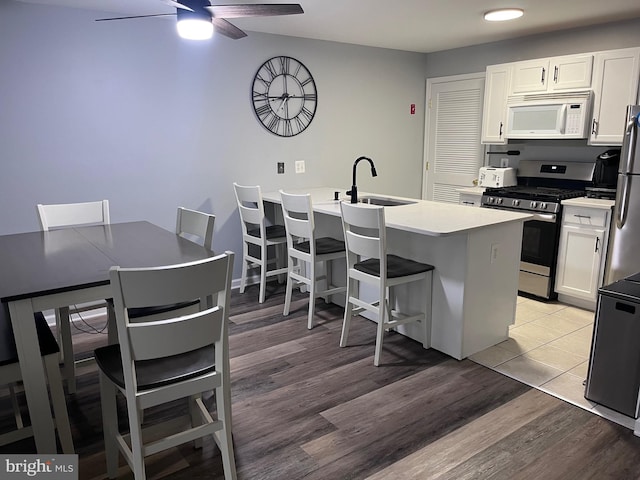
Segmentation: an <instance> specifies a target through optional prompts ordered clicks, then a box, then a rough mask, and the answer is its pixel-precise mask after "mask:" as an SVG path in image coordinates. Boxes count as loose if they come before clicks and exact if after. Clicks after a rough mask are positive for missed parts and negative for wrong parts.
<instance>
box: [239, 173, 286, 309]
mask: <svg viewBox="0 0 640 480" xmlns="http://www.w3.org/2000/svg"><path fill="white" fill-rule="evenodd" d="M233 188H234V191H235V194H236V201H237V203H238V211H239V212H240V223H241V224H242V277H241V279H240V293H244V290H245V287H246V285H247V275H248V272H249V270H250V269H252V268H259V269H260V295H259V300H258V301H259V303H263V302H264V299H265V292H266V285H267V278H269V277H273V276H276V275H283V274H286V273H287V267H286V266H284V267H282V266H280V265H279V263H280V262H279V259H280V250H281V249H282V248H283V247H285V246H286V243H287V236H286V235H287V234H286V231H285V228H284V226H283V225H267V221H266V217H265V214H264V204H263V202H262V192H261V190H260V187H259V186H244V185H238V184H237V183H234V184H233ZM270 248H273V249H275V258H272V259H271V260H269V257H268V255H269V249H270ZM254 250H257V252H254ZM256 253H257V254H256ZM274 262H275V264H276V268H274V269H271V270H269V269H268V268H269V265H271V264H273V263H274Z"/></svg>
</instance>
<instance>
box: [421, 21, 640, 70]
mask: <svg viewBox="0 0 640 480" xmlns="http://www.w3.org/2000/svg"><path fill="white" fill-rule="evenodd" d="M638 46H640V19H635V20H629V21H625V22H616V23H608V24H604V25H598V26H595V27H585V28H575V29H571V30H564V31H561V32H550V33H545V34H542V35H532V36H527V37H521V38H516V39H514V40H505V41H502V42H494V43H485V44H483V45H476V46H473V47H466V48H457V49H454V50H445V51H442V52H436V53H430V54H428V56H427V69H426V77H427V78H431V77H444V76H447V75H458V74H462V73H475V72H482V71H484V69H485V68H486V67H487V65H495V64H498V63H507V62H517V61H520V60H531V59H534V58H544V57H553V56H557V55H571V54H574V53H585V52H596V51H599V50H613V49H616V48H627V47H638Z"/></svg>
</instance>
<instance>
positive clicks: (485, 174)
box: [478, 167, 518, 187]
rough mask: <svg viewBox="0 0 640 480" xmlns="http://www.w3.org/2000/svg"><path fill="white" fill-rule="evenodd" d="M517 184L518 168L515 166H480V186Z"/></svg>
mask: <svg viewBox="0 0 640 480" xmlns="http://www.w3.org/2000/svg"><path fill="white" fill-rule="evenodd" d="M517 184H518V180H517V179H516V169H515V168H513V167H480V172H479V174H478V186H480V187H510V186H512V185H517Z"/></svg>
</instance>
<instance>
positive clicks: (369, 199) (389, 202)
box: [358, 195, 417, 207]
mask: <svg viewBox="0 0 640 480" xmlns="http://www.w3.org/2000/svg"><path fill="white" fill-rule="evenodd" d="M358 201H359V202H362V203H368V204H369V205H381V206H383V207H397V206H399V205H412V204H414V203H417V202H414V201H411V200H398V199H396V198H387V197H376V196H373V195H365V196H364V197H360V198H358Z"/></svg>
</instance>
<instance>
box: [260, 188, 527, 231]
mask: <svg viewBox="0 0 640 480" xmlns="http://www.w3.org/2000/svg"><path fill="white" fill-rule="evenodd" d="M286 192H287V193H293V194H306V193H310V194H311V201H312V202H313V209H314V210H315V211H316V212H318V213H325V214H327V215H333V216H340V201H348V200H349V197H348V196H347V195H345V194H344V189H340V188H330V187H322V188H306V189H287V190H286ZM334 192H340V195H339V198H340V200H334V199H333V198H334ZM365 196H375V197H379V198H388V199H392V200H403V201H410V202H414V203H410V204H407V205H398V206H393V207H388V208H386V209H385V221H386V224H387V227H389V228H395V229H398V230H404V231H407V232H413V233H418V234H421V235H429V236H442V235H454V234H460V233H464V232H469V231H472V230H476V229H480V228H484V227H487V226H490V225H498V224H503V223H509V222H522V221H524V220H527V219H528V218H531V217H532V215H530V214H527V213H518V212H509V211H505V210H495V209H491V208H469V207H467V206H464V205H458V204H453V203H443V202H432V201H428V200H417V199H415V198H406V197H397V196H392V195H380V194H374V193H368V192H358V197H359V198H362V197H365ZM262 198H263V200H265V201H268V202H273V203H280V202H281V200H280V193H279V192H277V191H276V192H266V193H263V195H262Z"/></svg>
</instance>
